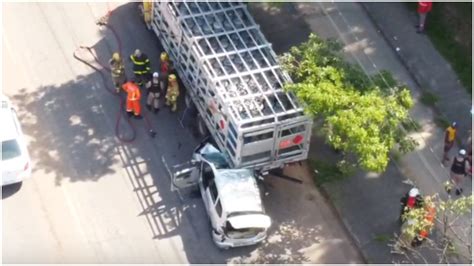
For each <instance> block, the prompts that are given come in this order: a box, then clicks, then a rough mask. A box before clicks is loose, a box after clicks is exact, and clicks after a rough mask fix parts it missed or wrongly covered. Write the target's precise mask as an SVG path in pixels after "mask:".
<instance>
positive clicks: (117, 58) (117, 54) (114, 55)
mask: <svg viewBox="0 0 474 266" xmlns="http://www.w3.org/2000/svg"><path fill="white" fill-rule="evenodd" d="M112 59H113V60H115V61H119V60H120V55H119V53H113V54H112Z"/></svg>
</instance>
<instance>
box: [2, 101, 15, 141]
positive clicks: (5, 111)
mask: <svg viewBox="0 0 474 266" xmlns="http://www.w3.org/2000/svg"><path fill="white" fill-rule="evenodd" d="M0 99H1V109H0V124H1V128H2V130H0V132H1V133H0V140H1V141H5V140H10V139H15V138H17V137H18V134H19V132H18V129H17V127H16V125H15V122H14V120H13V119H14V118H13V114H12V110H11V103H10V101H9V100H8V98H6V97H5V96H3V95H2V96H1V97H0Z"/></svg>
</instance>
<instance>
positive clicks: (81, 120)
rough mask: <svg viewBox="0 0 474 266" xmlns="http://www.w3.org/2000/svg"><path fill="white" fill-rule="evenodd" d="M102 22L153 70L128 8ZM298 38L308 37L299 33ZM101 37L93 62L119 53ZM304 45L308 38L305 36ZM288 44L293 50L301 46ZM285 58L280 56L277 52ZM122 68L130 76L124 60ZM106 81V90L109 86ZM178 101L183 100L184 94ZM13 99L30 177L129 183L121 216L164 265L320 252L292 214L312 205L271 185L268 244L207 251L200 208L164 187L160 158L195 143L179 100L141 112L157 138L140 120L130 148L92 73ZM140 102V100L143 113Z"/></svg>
mask: <svg viewBox="0 0 474 266" xmlns="http://www.w3.org/2000/svg"><path fill="white" fill-rule="evenodd" d="M280 15H281V14H280ZM280 15H278V14H275V16H280ZM290 17H291V16H290ZM289 19H296V18H289ZM109 23H110V24H111V25H112V26H113V27H115V29H116V30H117V32H118V34H119V36H121V40H122V42H123V43H122V51H123V52H124V55H123V57H124V58H128V55H130V54H131V53H132V52H133V51H134V50H135V49H136V48H140V49H141V50H142V51H144V52H145V53H146V54H147V55H148V56H149V58H150V61H151V65H152V70H154V69H157V68H158V58H159V54H160V52H161V51H162V48H161V46H160V45H159V43H158V40H157V38H156V36H155V35H154V34H153V33H151V32H148V31H147V30H146V28H145V27H144V25H143V23H142V22H141V18H140V17H139V15H138V11H137V10H136V3H127V4H124V5H121V6H119V7H118V8H117V9H115V10H114V11H113V12H112V14H111V17H110V19H109ZM295 30H296V29H295ZM301 30H303V31H306V30H307V28H304V27H303V28H302V29H301ZM101 33H102V35H103V36H102V38H101V39H100V40H99V41H98V42H97V43H96V44H94V45H93V48H94V50H95V51H96V54H97V55H98V59H99V60H100V61H101V62H103V63H106V62H107V61H108V59H109V58H110V56H111V53H112V52H113V51H115V50H116V49H117V44H116V43H115V39H114V37H113V36H112V34H111V33H110V32H109V31H107V30H104V31H101ZM267 36H268V35H267ZM272 36H274V35H272ZM304 36H305V38H306V36H307V34H304ZM282 38H283V36H282ZM293 40H294V41H295V43H298V42H300V41H301V40H299V39H293ZM77 45H81V44H77ZM83 45H84V44H83ZM85 45H87V44H85ZM289 45H291V44H289ZM286 49H287V48H285V47H280V48H279V49H277V50H278V51H280V52H281V51H284V50H286ZM72 52H73V51H71V57H72ZM77 64H81V63H80V62H77ZM126 69H127V74H128V75H129V76H131V63H130V62H129V61H128V60H126ZM107 77H108V76H107ZM108 82H109V85H110V83H111V81H110V78H109V77H108ZM143 95H145V93H143ZM181 95H182V96H184V90H182V94H181ZM12 100H13V101H14V102H15V103H16V104H17V105H18V106H20V107H21V108H19V110H18V115H19V119H20V121H21V123H22V127H23V130H24V131H25V133H26V134H27V135H28V136H31V141H30V143H29V151H30V154H31V157H32V158H33V159H34V161H35V162H36V165H35V167H34V169H33V174H34V173H35V172H36V171H45V172H46V173H52V174H54V175H55V184H56V185H57V186H60V185H61V184H62V183H63V182H90V181H97V180H99V179H100V178H102V177H104V176H106V175H111V174H115V175H117V176H119V175H124V174H125V175H127V177H128V179H129V181H130V183H131V191H133V192H135V194H136V196H137V198H138V201H139V203H140V205H141V210H140V211H139V212H138V213H134V214H132V213H123V215H129V216H130V215H135V216H138V217H143V218H145V219H146V221H147V223H148V225H149V227H150V229H151V232H152V235H150V238H152V239H156V240H157V241H158V240H163V239H171V238H173V240H172V241H170V242H169V243H170V249H172V250H174V252H175V254H170V256H167V257H173V256H174V257H175V258H176V261H167V263H182V261H180V260H178V258H179V254H180V253H182V252H183V251H184V253H185V255H186V259H187V261H189V262H190V263H228V262H235V263H304V262H312V258H309V257H307V256H306V255H304V250H305V249H306V248H308V247H311V246H312V245H313V244H318V243H321V237H320V234H321V233H322V228H321V227H320V226H319V225H317V224H314V223H311V222H309V221H311V220H310V219H309V218H310V217H311V213H308V212H307V210H305V209H302V208H300V207H301V205H300V204H301V203H302V202H307V201H311V197H308V195H303V194H302V193H301V186H300V185H298V184H290V185H288V184H287V183H278V182H270V184H269V188H270V195H269V196H268V197H266V198H265V199H264V203H265V206H266V208H267V212H268V214H269V215H270V216H271V217H272V219H273V221H274V224H273V226H272V227H271V228H270V231H269V238H268V240H267V241H265V242H264V243H262V244H261V245H257V246H252V247H244V248H236V249H230V250H226V251H222V250H219V249H218V248H217V247H216V246H215V245H214V243H213V242H212V239H211V233H210V226H209V221H208V218H207V215H206V212H205V209H204V207H203V203H202V201H201V199H200V198H199V197H196V196H189V197H186V198H185V199H184V201H181V200H180V199H179V197H177V195H176V194H175V193H173V192H171V190H170V184H171V183H170V180H169V177H168V175H167V172H166V170H165V168H164V167H163V165H162V163H161V157H162V156H165V157H166V159H167V161H169V163H170V164H175V163H181V162H184V161H186V160H189V159H190V156H191V152H192V150H193V148H194V147H195V146H196V145H197V144H198V140H197V139H195V138H193V137H192V136H191V134H190V132H189V131H190V130H189V128H183V127H181V124H180V123H179V119H180V118H181V116H182V112H183V111H182V110H183V107H184V103H183V102H184V97H181V99H180V103H179V108H178V109H179V110H181V111H180V112H178V113H171V112H170V111H169V110H168V109H167V108H162V110H161V111H160V112H159V113H158V114H157V115H154V114H151V113H148V112H147V111H146V109H145V108H143V109H144V110H143V111H144V112H145V114H146V115H148V116H149V118H150V121H151V123H152V125H153V128H154V129H156V131H157V136H156V138H154V139H152V138H150V137H149V136H148V134H147V133H148V132H147V130H146V129H145V128H144V127H143V125H144V121H143V120H141V121H137V120H133V121H132V123H133V124H134V126H135V129H136V132H137V139H136V140H135V141H134V142H133V143H130V144H125V143H121V142H119V141H118V140H117V138H116V137H115V136H114V127H115V123H116V118H117V114H118V112H123V110H120V109H119V104H118V103H119V100H118V98H116V97H114V96H111V95H110V94H109V93H108V92H107V91H106V90H105V88H104V85H103V84H102V81H101V79H100V77H99V75H98V74H97V73H92V74H89V75H86V76H77V77H76V78H75V79H74V80H71V81H69V82H66V83H64V84H59V85H57V84H52V85H45V86H42V87H41V88H38V89H37V90H36V91H35V92H33V93H29V92H28V90H26V89H23V90H21V91H19V92H18V93H17V94H16V95H15V96H13V97H12ZM144 100H145V99H144V97H142V106H143V107H144ZM119 127H120V129H121V130H123V132H124V133H125V134H130V128H129V127H128V126H127V125H126V124H124V123H121V124H120V126H119ZM118 169H120V172H119V170H118ZM282 182H287V181H282ZM307 185H308V186H309V185H313V184H312V183H311V184H307ZM2 191H3V190H2ZM4 198H5V195H4ZM118 207H120V206H118ZM298 209H299V211H298V212H296V210H298ZM308 219H309V220H308ZM175 239H178V240H175ZM330 248H331V244H328V245H326V246H322V247H321V248H320V250H319V251H318V252H319V253H320V255H319V259H318V261H323V262H324V261H327V262H330V259H329V256H330ZM165 255H166V254H165ZM326 256H328V257H326ZM313 262H314V261H313ZM340 263H344V261H340Z"/></svg>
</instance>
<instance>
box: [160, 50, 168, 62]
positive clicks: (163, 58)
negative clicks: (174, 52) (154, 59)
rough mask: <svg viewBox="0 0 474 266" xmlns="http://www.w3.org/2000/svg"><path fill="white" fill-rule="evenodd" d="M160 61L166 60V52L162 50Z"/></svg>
mask: <svg viewBox="0 0 474 266" xmlns="http://www.w3.org/2000/svg"><path fill="white" fill-rule="evenodd" d="M160 59H161V61H168V54H167V53H166V52H162V53H161V55H160Z"/></svg>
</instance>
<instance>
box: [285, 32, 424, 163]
mask: <svg viewBox="0 0 474 266" xmlns="http://www.w3.org/2000/svg"><path fill="white" fill-rule="evenodd" d="M341 48H342V46H341V45H340V44H339V43H337V42H335V41H332V40H327V41H325V40H322V39H321V38H319V37H318V36H316V35H314V34H311V35H310V36H309V40H308V41H307V42H305V43H302V44H301V45H299V46H297V47H292V48H291V49H290V51H289V53H285V54H284V55H283V56H282V57H281V64H282V66H283V68H284V69H285V70H286V71H287V72H288V73H289V74H290V76H291V77H292V79H293V81H294V82H295V83H291V84H286V85H285V89H286V90H288V91H291V92H293V93H295V95H296V96H297V97H298V99H299V100H300V102H302V104H303V106H304V108H305V111H306V113H307V114H308V115H311V116H313V117H314V118H318V119H321V120H322V121H323V127H322V130H323V132H324V133H325V134H324V135H325V140H326V142H327V143H329V144H330V145H331V146H332V147H333V148H335V149H337V150H341V151H342V152H343V153H344V154H345V155H346V159H347V161H351V160H350V159H349V158H351V156H347V155H349V154H354V155H356V160H355V161H354V162H352V163H354V164H355V165H358V166H360V167H362V168H363V169H365V170H369V171H376V172H382V171H384V170H385V168H386V167H387V164H388V162H389V152H390V151H391V150H392V149H394V148H398V149H399V150H400V151H402V152H407V151H409V150H412V149H413V148H414V145H415V142H414V141H413V140H412V139H410V138H408V137H407V136H406V132H405V131H404V130H403V129H402V128H401V127H400V124H401V123H402V122H404V121H406V120H407V119H408V111H409V109H410V108H411V107H412V106H413V100H412V98H411V95H410V92H409V91H408V89H406V88H405V87H403V86H399V85H398V84H397V83H396V82H395V80H394V79H393V78H392V77H391V75H390V74H389V73H388V72H386V71H383V72H381V73H379V74H377V75H374V76H367V75H366V74H365V73H364V72H363V71H362V69H361V68H360V67H358V66H355V65H352V64H349V63H347V62H346V61H344V60H343V58H342V55H341V53H340V51H341Z"/></svg>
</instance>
